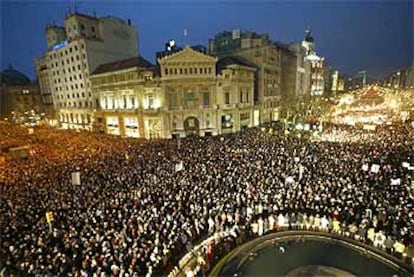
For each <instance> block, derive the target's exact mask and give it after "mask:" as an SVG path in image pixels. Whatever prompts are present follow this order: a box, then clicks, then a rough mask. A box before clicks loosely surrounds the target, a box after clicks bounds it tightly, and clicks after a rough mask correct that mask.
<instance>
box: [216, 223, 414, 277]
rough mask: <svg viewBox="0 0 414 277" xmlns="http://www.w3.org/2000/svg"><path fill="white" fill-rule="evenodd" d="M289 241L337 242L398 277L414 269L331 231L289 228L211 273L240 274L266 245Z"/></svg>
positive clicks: (257, 240) (228, 257)
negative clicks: (388, 269) (379, 264)
mask: <svg viewBox="0 0 414 277" xmlns="http://www.w3.org/2000/svg"><path fill="white" fill-rule="evenodd" d="M288 241H294V242H297V243H303V242H305V241H320V242H324V243H334V244H340V245H342V246H344V247H346V248H350V249H352V250H354V251H355V252H357V253H358V254H360V255H362V256H363V257H369V258H373V259H375V260H376V261H378V262H380V263H382V264H384V265H385V266H386V267H388V268H390V271H392V272H393V274H398V275H399V276H411V274H413V272H414V271H413V269H412V268H410V266H409V265H406V264H404V263H402V262H401V260H399V259H397V258H395V257H394V256H392V255H389V254H387V253H384V252H383V251H381V250H378V249H377V248H375V247H372V246H369V245H366V244H364V243H360V242H358V241H355V240H353V239H349V238H344V237H342V236H338V235H335V234H331V233H323V232H314V231H296V230H292V231H281V232H277V233H272V234H267V235H264V236H262V237H258V238H255V239H253V240H251V241H249V242H246V243H245V244H243V245H241V246H239V247H237V248H236V249H234V250H233V251H231V252H230V253H228V254H227V255H226V256H225V257H223V258H222V259H221V260H220V261H219V262H218V264H217V265H216V266H215V267H214V268H213V270H212V271H211V273H210V276H219V275H225V276H229V275H232V276H233V275H234V276H236V275H235V274H237V275H239V274H240V273H242V272H240V269H241V268H242V267H243V266H244V265H245V264H246V263H248V262H249V261H251V260H252V259H254V258H255V257H257V255H258V253H260V252H261V251H262V250H264V249H266V248H269V247H273V248H274V247H275V246H277V247H279V245H285V244H284V243H286V242H288ZM278 251H283V252H284V251H285V248H284V247H282V246H280V250H279V249H278ZM242 274H243V273H242Z"/></svg>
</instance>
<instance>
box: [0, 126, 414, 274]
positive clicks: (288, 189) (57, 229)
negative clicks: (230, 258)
mask: <svg viewBox="0 0 414 277" xmlns="http://www.w3.org/2000/svg"><path fill="white" fill-rule="evenodd" d="M336 128H337V129H336V131H335V132H340V133H341V134H342V135H343V136H348V137H352V136H353V134H357V135H358V136H361V137H360V138H361V140H359V141H352V142H347V141H345V142H330V141H310V140H305V139H303V138H298V137H296V136H291V135H285V134H284V132H282V131H279V130H273V129H270V128H263V129H262V128H252V129H249V130H246V131H244V132H240V133H236V134H231V135H226V136H217V137H208V138H186V139H179V140H178V139H173V140H155V141H145V142H144V141H137V140H129V139H124V138H117V137H110V136H106V135H98V134H92V133H76V132H74V131H69V132H68V131H59V132H55V131H50V130H42V129H39V130H38V129H36V130H35V133H34V134H33V135H26V134H24V135H23V133H22V136H21V137H20V136H19V137H20V138H21V139H22V140H24V141H14V142H13V143H25V144H29V145H32V144H33V145H34V146H35V147H38V149H39V152H36V153H37V154H35V155H33V156H31V157H30V158H29V160H27V161H15V162H11V163H10V162H8V163H7V164H6V167H7V169H5V170H7V171H6V172H7V175H6V178H5V180H4V181H3V182H2V183H1V184H0V200H1V201H0V226H1V227H0V228H1V245H0V262H1V264H0V268H2V273H4V274H6V275H16V274H18V273H25V274H31V275H32V274H33V275H53V276H55V275H62V276H67V275H71V274H72V275H73V276H93V275H94V274H96V275H94V276H100V275H102V274H103V275H111V274H113V275H115V276H143V275H146V274H157V273H161V272H168V271H169V270H171V269H173V267H174V266H175V265H176V263H177V258H179V257H181V255H182V254H183V253H185V252H186V251H190V250H191V249H192V248H193V246H194V244H195V243H196V242H199V241H200V239H202V238H205V237H206V236H208V235H213V234H214V233H217V232H221V231H228V232H229V233H231V234H232V235H233V236H234V237H238V236H240V235H242V233H249V234H252V235H261V234H264V233H266V232H268V231H270V230H274V229H277V228H278V226H281V225H283V224H285V225H286V224H287V225H289V224H293V225H296V224H299V225H300V224H301V225H304V226H306V225H312V226H313V225H315V224H317V225H318V228H319V227H320V228H324V229H332V230H334V231H338V227H339V226H337V225H338V224H339V223H335V222H340V224H343V226H341V228H342V230H346V232H348V233H354V235H357V236H358V238H359V239H361V240H366V239H367V240H372V231H370V230H372V229H374V232H375V233H376V234H377V233H380V231H381V234H383V236H384V246H385V240H387V247H385V248H386V250H387V251H389V252H390V253H392V252H394V250H393V247H389V246H391V245H394V244H395V243H396V242H399V243H400V244H402V245H403V246H404V247H406V248H407V249H408V248H409V247H411V246H412V245H413V234H414V210H413V199H414V197H413V195H414V194H413V192H414V191H413V189H412V184H413V181H414V176H413V173H414V171H411V170H409V169H408V168H407V166H404V165H403V163H404V164H405V165H406V164H407V163H408V164H410V165H412V166H414V130H413V129H412V128H407V126H404V125H392V126H388V127H381V128H380V129H379V130H377V131H376V133H375V136H372V135H371V136H369V138H370V139H365V138H366V137H365V136H364V135H361V134H360V133H361V132H362V131H356V130H354V129H349V128H342V127H340V126H337V127H336ZM10 130H11V129H9V131H8V132H9V133H8V134H9V135H8V136H7V138H6V139H8V138H10V139H12V137H13V136H12V135H11V133H10ZM26 131H27V130H26ZM1 132H2V134H6V133H7V132H6V131H4V130H3V131H1ZM18 132H24V131H21V130H19V131H18ZM61 148H62V149H61ZM49 149H60V150H53V151H52V150H49ZM50 151H52V152H50ZM52 157H54V158H52ZM177 165H178V166H177ZM74 171H79V172H80V178H81V185H73V184H72V179H71V173H72V172H74ZM48 211H50V212H52V213H53V217H54V220H53V221H52V222H51V226H50V227H49V225H48V223H47V222H46V218H45V213H46V212H48ZM352 226H355V228H353V227H352ZM356 230H358V231H356ZM355 232H357V233H355ZM369 232H371V234H369ZM400 248H401V246H400ZM206 255H208V253H207V252H206Z"/></svg>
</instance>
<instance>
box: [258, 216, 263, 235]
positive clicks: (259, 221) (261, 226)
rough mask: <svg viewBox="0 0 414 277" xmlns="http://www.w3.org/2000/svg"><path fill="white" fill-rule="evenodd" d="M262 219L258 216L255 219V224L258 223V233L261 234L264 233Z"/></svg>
mask: <svg viewBox="0 0 414 277" xmlns="http://www.w3.org/2000/svg"><path fill="white" fill-rule="evenodd" d="M263 223H264V222H263V219H262V218H261V217H259V219H258V220H257V224H258V225H259V230H258V235H259V236H262V235H263V233H264V226H263Z"/></svg>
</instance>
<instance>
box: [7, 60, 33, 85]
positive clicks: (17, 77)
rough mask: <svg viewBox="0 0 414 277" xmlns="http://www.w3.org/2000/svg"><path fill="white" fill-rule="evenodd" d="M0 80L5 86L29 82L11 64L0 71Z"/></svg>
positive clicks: (27, 78)
mask: <svg viewBox="0 0 414 277" xmlns="http://www.w3.org/2000/svg"><path fill="white" fill-rule="evenodd" d="M0 81H1V84H2V85H6V86H24V85H29V84H30V79H29V77H27V76H26V75H24V74H23V73H21V72H19V71H17V70H16V69H14V68H13V67H12V66H11V65H9V67H8V68H7V69H5V70H3V71H2V72H1V73H0Z"/></svg>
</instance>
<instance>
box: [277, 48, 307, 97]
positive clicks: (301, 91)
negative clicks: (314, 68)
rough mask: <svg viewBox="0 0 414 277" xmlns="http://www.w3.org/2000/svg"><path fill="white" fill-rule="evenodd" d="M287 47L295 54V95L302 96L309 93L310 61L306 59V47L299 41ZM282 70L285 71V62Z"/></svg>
mask: <svg viewBox="0 0 414 277" xmlns="http://www.w3.org/2000/svg"><path fill="white" fill-rule="evenodd" d="M288 49H289V50H290V51H291V52H293V53H294V54H295V57H296V63H295V64H293V65H292V66H294V67H295V70H296V73H295V76H296V84H295V85H294V88H295V95H296V96H298V97H304V96H307V95H310V70H311V68H310V66H311V64H310V62H309V61H308V60H306V48H305V47H303V46H302V45H301V44H299V43H295V44H291V45H289V47H288ZM282 72H285V64H283V65H282ZM285 86H286V85H285Z"/></svg>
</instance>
